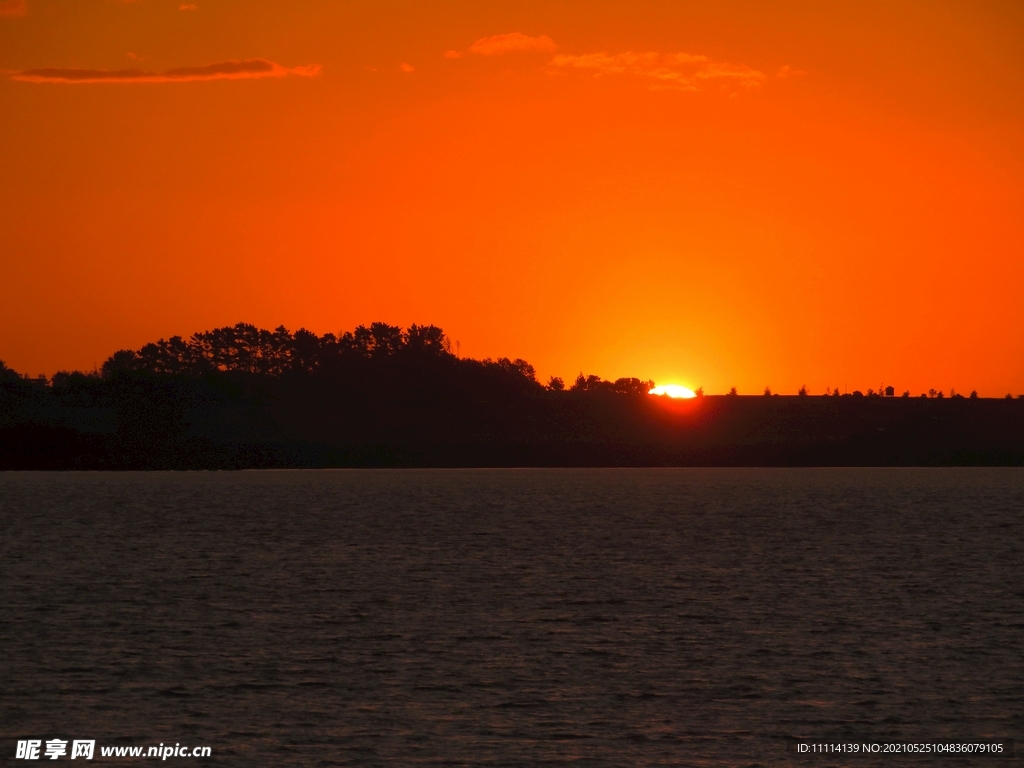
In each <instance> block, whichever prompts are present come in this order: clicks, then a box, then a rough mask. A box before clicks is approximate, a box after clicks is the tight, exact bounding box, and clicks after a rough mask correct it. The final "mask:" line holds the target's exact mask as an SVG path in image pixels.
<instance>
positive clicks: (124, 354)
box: [0, 322, 654, 395]
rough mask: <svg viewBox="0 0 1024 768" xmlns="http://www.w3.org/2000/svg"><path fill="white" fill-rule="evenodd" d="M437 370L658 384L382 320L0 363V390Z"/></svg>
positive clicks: (582, 384) (240, 332)
mask: <svg viewBox="0 0 1024 768" xmlns="http://www.w3.org/2000/svg"><path fill="white" fill-rule="evenodd" d="M439 370H446V371H447V372H448V373H449V374H451V375H455V376H459V374H463V375H464V376H463V377H464V378H465V377H468V379H470V380H472V383H473V384H474V385H477V386H484V387H486V383H487V381H488V380H490V381H492V382H497V381H498V380H504V383H505V384H506V385H508V384H512V385H514V386H515V387H516V388H517V389H519V390H520V391H523V390H532V391H535V392H541V391H544V390H547V391H550V392H563V391H566V392H575V393H609V394H623V395H645V394H647V392H648V391H649V390H650V388H651V387H653V386H654V382H653V381H650V380H642V379H638V378H635V377H624V378H619V379H616V380H615V381H607V380H605V379H602V378H601V377H600V376H596V375H593V374H590V375H585V374H583V373H582V372H581V373H580V374H579V375H578V376H577V377H576V379H575V381H574V382H573V383H572V384H571V385H569V386H566V384H565V382H564V381H563V379H561V378H559V377H557V376H553V377H551V378H550V379H549V380H548V382H547V384H546V385H542V384H540V382H538V381H537V374H536V370H535V369H534V367H533V366H532V365H531V364H530V363H528V362H527V361H526V360H523V359H521V358H514V359H512V358H508V357H500V358H498V359H496V360H495V359H491V358H486V359H483V360H476V359H473V358H460V357H459V356H458V355H456V354H455V353H454V352H453V350H452V343H451V340H450V338H449V337H448V335H447V334H446V333H445V332H444V330H443V329H441V328H440V327H438V326H436V325H417V324H413V325H410V326H409V327H408V328H405V329H404V330H403V329H402V328H401V327H399V326H395V325H389V324H388V323H383V322H376V323H371V324H370V325H368V326H367V325H360V326H357V327H356V328H355V329H354V330H352V331H342V332H340V333H338V334H334V333H325V334H323V335H322V336H318V335H317V334H315V333H313V332H312V331H308V330H306V329H305V328H300V329H299V330H297V331H294V332H292V331H290V330H288V329H287V328H286V327H284V326H278V327H277V328H275V329H274V330H267V329H265V328H259V327H257V326H255V325H252V324H249V323H237V324H235V325H232V326H224V327H221V328H214V329H213V330H209V331H201V332H198V333H194V334H193V335H192V336H191V337H189V338H188V339H185V338H183V337H182V336H172V337H171V338H169V339H160V340H159V341H155V342H151V343H149V344H145V345H143V346H142V347H141V348H139V349H137V350H133V349H122V350H119V351H117V352H115V353H114V354H113V355H111V356H110V357H109V358H107V360H105V361H104V362H103V365H102V366H101V367H100V369H99V370H98V371H92V372H83V371H60V372H58V373H56V374H54V376H53V378H52V379H51V380H49V381H47V380H46V379H45V378H44V377H39V378H38V379H29V378H27V377H24V376H21V375H19V374H18V373H17V372H15V371H14V370H12V369H10V368H8V367H7V366H6V365H5V364H4V363H3V361H2V360H0V385H4V386H6V388H7V389H8V390H10V388H11V387H14V388H15V389H18V390H25V391H26V392H28V391H38V388H39V387H40V386H46V385H50V384H52V388H53V390H54V391H55V392H58V393H64V392H67V391H74V390H81V389H82V388H83V387H85V388H88V387H89V386H90V383H91V382H99V381H110V380H113V379H116V378H118V377H124V376H139V375H142V376H156V377H161V376H170V377H181V376H185V377H197V376H204V375H208V374H217V373H224V374H248V375H252V376H258V377H272V378H282V377H285V378H294V377H295V376H299V377H310V376H312V377H316V378H319V379H327V380H335V381H338V380H344V379H347V378H352V377H356V378H359V379H364V380H365V379H366V378H367V376H369V377H370V378H373V377H374V376H378V375H383V374H391V375H401V373H402V372H404V373H405V374H407V375H409V376H412V377H413V378H419V377H420V376H421V375H422V374H423V373H424V372H431V371H432V372H434V373H437V372H438V371H439ZM466 383H467V384H468V383H470V382H469V381H467V382H466ZM26 387H27V389H26Z"/></svg>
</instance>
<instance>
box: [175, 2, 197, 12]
mask: <svg viewBox="0 0 1024 768" xmlns="http://www.w3.org/2000/svg"><path fill="white" fill-rule="evenodd" d="M178 10H179V11H198V10H199V6H198V5H196V4H195V3H182V4H181V5H179V6H178Z"/></svg>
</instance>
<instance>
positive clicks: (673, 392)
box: [647, 384, 697, 398]
mask: <svg viewBox="0 0 1024 768" xmlns="http://www.w3.org/2000/svg"><path fill="white" fill-rule="evenodd" d="M647 394H649V395H668V396H669V397H677V398H691V397H696V396H697V395H696V393H695V392H694V391H693V390H692V389H690V388H689V387H681V386H679V385H678V384H659V385H658V386H656V387H654V388H653V389H651V390H648V392H647Z"/></svg>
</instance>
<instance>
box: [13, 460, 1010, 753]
mask: <svg viewBox="0 0 1024 768" xmlns="http://www.w3.org/2000/svg"><path fill="white" fill-rule="evenodd" d="M0 526H2V528H0V536H2V539H0V569H2V570H0V574H2V575H0V587H2V616H0V675H2V677H0V679H2V688H0V761H4V762H6V761H7V760H8V759H9V758H12V757H13V756H14V752H15V743H16V740H17V739H25V738H42V739H46V738H52V737H55V736H58V737H61V738H90V739H92V738H95V739H96V740H97V742H98V743H99V744H114V743H120V744H132V745H151V744H157V743H160V742H165V743H171V744H173V743H175V742H179V743H182V744H188V745H210V746H211V747H212V748H213V754H214V757H213V759H212V762H213V763H216V764H230V765H259V766H263V765H266V766H316V765H418V764H432V765H550V764H570V763H571V764H577V765H612V766H619V765H623V766H629V765H636V766H640V765H750V764H762V765H787V764H797V765H836V764H843V763H844V762H849V764H853V765H874V764H878V765H891V764H893V762H908V763H916V764H921V761H919V760H916V761H915V760H914V759H903V760H902V761H900V760H896V761H894V760H892V759H888V760H882V759H879V760H875V761H872V760H870V759H857V760H851V761H843V760H840V759H832V760H828V761H826V760H822V759H817V760H816V759H813V758H807V759H800V758H798V757H796V756H795V755H794V754H793V753H790V752H787V751H786V737H793V736H797V737H805V738H814V739H818V740H825V739H831V740H848V739H857V740H867V739H873V740H878V741H881V740H903V739H912V740H918V741H920V740H923V739H931V740H934V739H939V738H947V737H955V738H961V737H965V736H971V737H982V736H1008V737H1016V738H1018V739H1020V738H1021V737H1024V471H1021V470H1017V469H994V470H989V469H953V470H946V469H944V470H923V469H922V470H907V469H885V470H870V469H841V470H835V469H822V470H777V469H775V470H771V469H769V470H709V469H682V470H636V469H630V470H494V471H458V470H455V471H453V470H438V471H383V470H382V471H323V472H319V471H296V472H242V473H221V474H203V473H181V474H174V473H151V474H0ZM1018 751H1020V750H1018ZM65 759H66V758H65ZM1016 760H1020V758H1016V759H1011V760H1009V761H1007V760H1005V759H1004V760H996V759H993V758H985V759H975V760H974V761H972V762H969V761H963V760H954V759H952V758H941V759H938V760H935V759H933V760H931V761H929V762H931V763H942V764H951V765H964V764H976V765H982V764H984V765H1006V764H1013V763H1015V762H1016ZM11 762H15V761H13V760H12V761H11ZM17 762H19V763H21V764H23V765H28V764H31V763H25V762H23V761H17ZM95 762H97V763H98V762H104V761H103V760H101V759H100V758H99V755H98V752H97V759H96V761H95ZM105 762H110V763H113V762H118V763H122V764H125V763H128V764H130V763H132V762H139V761H131V760H127V761H126V760H125V759H122V760H118V761H115V760H112V759H110V760H107V761H105ZM142 762H143V763H149V764H152V762H153V761H152V760H150V761H145V760H143V761H142ZM168 762H170V763H178V764H181V763H183V762H184V763H188V762H190V761H188V760H180V759H179V760H175V759H173V758H170V759H169V760H168ZM207 762H211V761H207ZM36 764H37V765H38V764H39V763H36ZM47 764H49V763H47ZM76 764H77V763H76Z"/></svg>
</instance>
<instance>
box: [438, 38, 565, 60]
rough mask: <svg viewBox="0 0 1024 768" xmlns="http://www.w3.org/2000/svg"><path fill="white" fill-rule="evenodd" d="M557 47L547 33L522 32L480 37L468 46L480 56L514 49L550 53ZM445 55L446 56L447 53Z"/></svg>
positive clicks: (512, 51) (513, 50)
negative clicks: (531, 33) (532, 35)
mask: <svg viewBox="0 0 1024 768" xmlns="http://www.w3.org/2000/svg"><path fill="white" fill-rule="evenodd" d="M557 48H558V46H557V45H555V41H554V40H552V39H551V38H550V37H548V36H547V35H538V36H537V37H530V36H529V35H524V34H523V33H522V32H511V33H509V34H507V35H492V36H491V37H481V38H480V39H479V40H477V41H476V42H475V43H473V44H472V45H471V46H469V52H470V53H476V54H479V55H480V56H499V55H501V54H503V53H514V52H516V51H547V52H549V53H550V52H552V51H554V50H556V49H557ZM449 53H457V51H449ZM445 55H446V56H447V55H448V54H445Z"/></svg>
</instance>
